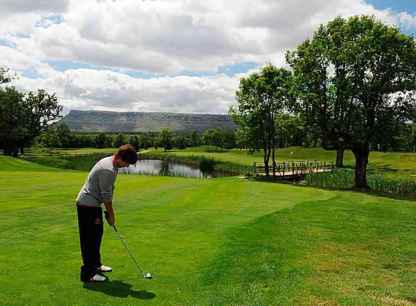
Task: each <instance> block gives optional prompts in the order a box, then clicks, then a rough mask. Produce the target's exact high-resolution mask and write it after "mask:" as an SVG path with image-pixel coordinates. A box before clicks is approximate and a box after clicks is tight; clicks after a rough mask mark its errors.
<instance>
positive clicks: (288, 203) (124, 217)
mask: <svg viewBox="0 0 416 306" xmlns="http://www.w3.org/2000/svg"><path fill="white" fill-rule="evenodd" d="M86 175H87V173H86V172H81V171H69V170H62V169H60V170H57V169H54V168H48V167H44V166H39V165H36V164H33V163H29V162H26V161H22V160H18V159H13V158H9V157H0V232H1V235H0V271H1V275H2V277H0V288H1V290H0V301H1V302H0V304H1V305H112V306H113V305H411V304H413V303H414V302H415V301H416V204H415V203H414V202H410V201H399V200H392V199H387V198H381V197H375V196H370V195H366V194H360V193H353V192H334V191H324V190H318V189H313V188H305V187H294V186H290V185H284V184H268V183H261V182H251V181H247V180H243V179H239V178H235V177H231V178H220V179H205V180H204V179H190V178H173V177H143V176H133V175H130V176H129V175H120V176H119V177H118V179H117V187H116V196H115V199H114V206H115V210H116V213H117V221H116V222H117V224H118V227H119V230H120V232H121V233H122V235H123V236H124V237H125V238H126V240H127V242H128V244H129V247H130V249H131V250H132V252H133V253H134V254H135V255H136V257H137V258H138V260H139V262H140V264H141V265H142V266H143V268H144V270H146V271H150V272H151V273H152V274H153V275H154V280H151V281H145V280H142V279H139V278H138V277H137V275H136V274H135V273H136V272H135V270H134V266H133V265H132V263H131V262H130V259H129V257H128V256H127V255H126V254H125V251H124V249H123V246H122V244H121V243H120V242H119V241H118V240H117V238H116V236H115V235H114V234H113V233H112V232H111V230H110V228H109V227H108V226H106V228H105V235H104V241H103V246H102V255H103V261H104V263H105V264H108V265H111V266H112V267H113V269H114V271H113V272H112V273H111V274H109V276H110V278H111V281H110V282H108V283H106V284H99V285H98V284H97V285H88V286H83V284H82V283H81V282H79V266H80V263H81V260H80V253H79V241H78V232H77V222H76V212H75V207H74V205H75V204H74V200H75V197H76V195H77V192H78V191H79V188H80V187H81V185H82V183H83V181H84V179H85V177H86Z"/></svg>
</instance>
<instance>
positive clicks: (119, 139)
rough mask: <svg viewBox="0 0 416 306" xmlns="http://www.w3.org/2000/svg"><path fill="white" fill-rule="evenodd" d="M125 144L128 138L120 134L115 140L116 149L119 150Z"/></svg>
mask: <svg viewBox="0 0 416 306" xmlns="http://www.w3.org/2000/svg"><path fill="white" fill-rule="evenodd" d="M125 143H126V137H125V136H124V135H123V134H122V133H119V134H117V136H116V138H115V139H114V142H113V146H114V147H115V148H118V147H121V146H122V145H124V144H125Z"/></svg>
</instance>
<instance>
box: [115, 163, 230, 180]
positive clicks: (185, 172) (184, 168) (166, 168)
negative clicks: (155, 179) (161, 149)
mask: <svg viewBox="0 0 416 306" xmlns="http://www.w3.org/2000/svg"><path fill="white" fill-rule="evenodd" d="M119 173H125V174H145V175H161V176H181V177H196V178H213V177H220V176H226V174H224V173H219V172H215V171H208V172H207V171H202V170H201V169H199V168H198V167H193V166H189V165H185V164H181V163H178V162H172V161H168V160H157V159H146V160H138V161H137V163H136V165H130V166H129V167H127V168H120V169H119Z"/></svg>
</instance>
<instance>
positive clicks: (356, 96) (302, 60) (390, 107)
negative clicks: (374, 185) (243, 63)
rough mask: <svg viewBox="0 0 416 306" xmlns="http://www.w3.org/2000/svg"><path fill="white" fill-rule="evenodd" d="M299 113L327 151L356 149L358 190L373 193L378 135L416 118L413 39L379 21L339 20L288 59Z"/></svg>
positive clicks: (353, 150)
mask: <svg viewBox="0 0 416 306" xmlns="http://www.w3.org/2000/svg"><path fill="white" fill-rule="evenodd" d="M287 59H288V62H289V64H290V65H291V66H292V68H293V70H294V75H295V80H296V85H297V86H296V87H295V88H296V94H297V97H298V99H297V102H298V103H297V104H296V105H297V108H298V110H301V111H302V112H303V114H305V117H306V118H307V119H308V123H309V125H311V126H318V127H319V128H320V131H321V135H322V142H323V145H324V147H325V146H326V145H328V144H332V145H334V146H335V147H337V148H338V147H339V146H340V145H341V144H342V147H343V148H350V149H351V150H352V152H353V153H354V156H355V160H356V163H355V186H356V187H358V188H368V184H367V165H368V157H369V153H370V143H371V142H372V141H373V139H374V137H375V133H374V131H376V130H387V129H389V130H390V127H391V126H392V125H391V124H390V123H391V121H394V120H395V121H405V120H407V119H408V117H409V116H410V115H411V114H414V108H415V99H414V93H413V91H414V90H415V89H416V82H415V80H416V78H415V73H416V46H415V41H414V39H413V38H412V37H409V36H407V35H405V34H402V33H400V31H399V30H398V29H397V28H395V27H392V26H388V25H385V24H383V23H381V22H379V21H377V20H375V18H373V17H368V16H359V17H351V18H349V19H343V18H336V19H335V20H333V21H331V22H329V23H328V24H327V25H323V26H321V27H320V28H319V29H318V31H317V32H316V33H315V34H314V36H313V38H312V39H311V40H307V41H305V42H304V43H303V44H301V45H300V46H299V47H298V48H297V49H296V50H295V51H293V52H290V53H288V56H287Z"/></svg>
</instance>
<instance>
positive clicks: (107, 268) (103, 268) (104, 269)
mask: <svg viewBox="0 0 416 306" xmlns="http://www.w3.org/2000/svg"><path fill="white" fill-rule="evenodd" d="M111 271H113V268H111V267H108V266H104V265H102V266H101V267H99V268H98V272H102V273H106V272H111Z"/></svg>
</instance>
